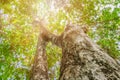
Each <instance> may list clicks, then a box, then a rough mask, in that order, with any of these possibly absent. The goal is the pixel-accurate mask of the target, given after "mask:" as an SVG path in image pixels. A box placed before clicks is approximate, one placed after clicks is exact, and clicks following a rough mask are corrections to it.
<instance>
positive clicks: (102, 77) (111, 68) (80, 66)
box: [59, 25, 120, 80]
mask: <svg viewBox="0 0 120 80" xmlns="http://www.w3.org/2000/svg"><path fill="white" fill-rule="evenodd" d="M68 27H69V28H68V29H67V30H66V31H65V32H64V34H63V38H62V43H61V45H62V61H61V68H60V78H59V80H120V66H119V65H118V64H117V63H116V61H115V60H114V59H113V58H112V57H110V56H109V55H108V54H107V53H105V52H104V51H103V50H102V49H101V48H100V47H99V46H98V45H96V44H95V43H94V42H92V40H91V39H90V38H89V37H88V36H87V35H86V34H85V32H84V31H83V29H80V28H78V27H77V26H74V25H68Z"/></svg>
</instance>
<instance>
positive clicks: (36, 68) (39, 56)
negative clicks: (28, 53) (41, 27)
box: [30, 33, 48, 80]
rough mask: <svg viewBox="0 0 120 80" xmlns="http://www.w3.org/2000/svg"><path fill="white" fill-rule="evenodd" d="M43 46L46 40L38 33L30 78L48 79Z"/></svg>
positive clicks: (33, 79) (36, 79) (34, 79)
mask: <svg viewBox="0 0 120 80" xmlns="http://www.w3.org/2000/svg"><path fill="white" fill-rule="evenodd" d="M45 47H46V41H45V40H43V38H42V35H41V33H40V35H39V39H38V44H37V51H36V55H35V57H34V63H33V67H32V70H31V76H30V80H48V66H47V57H46V51H45Z"/></svg>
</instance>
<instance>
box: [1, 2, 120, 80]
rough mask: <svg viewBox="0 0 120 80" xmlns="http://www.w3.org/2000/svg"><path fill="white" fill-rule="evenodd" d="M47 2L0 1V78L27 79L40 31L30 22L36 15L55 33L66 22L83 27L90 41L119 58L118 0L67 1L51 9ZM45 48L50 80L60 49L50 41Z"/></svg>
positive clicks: (6, 79) (52, 77)
mask: <svg viewBox="0 0 120 80" xmlns="http://www.w3.org/2000/svg"><path fill="white" fill-rule="evenodd" d="M47 1H48V0H0V80H29V72H30V69H31V64H32V62H33V57H34V54H35V51H36V45H37V38H38V33H39V31H40V30H39V28H38V27H33V25H32V21H33V20H34V19H35V17H36V16H37V17H39V18H42V17H43V16H44V17H45V18H46V19H47V20H48V26H47V28H48V29H49V30H50V31H51V32H53V33H55V34H61V33H62V32H63V30H64V26H65V25H66V22H67V21H72V22H73V23H76V24H80V25H81V26H87V27H88V28H89V32H88V35H89V36H90V37H91V38H92V39H93V41H95V42H96V43H97V44H99V45H100V46H101V47H102V48H103V49H104V50H105V51H106V52H107V53H108V54H110V55H111V56H112V57H114V58H119V57H120V18H119V17H120V1H119V0H115V1H113V0H108V1H107V0H70V2H67V3H65V4H62V5H64V6H59V7H55V5H58V3H55V5H54V6H52V8H51V7H50V5H51V4H50V3H49V2H47ZM53 1H54V0H53ZM63 1H64V0H63ZM51 3H52V2H51ZM48 4H49V5H48ZM81 26H80V27H81ZM46 51H47V57H48V58H47V59H48V66H49V76H50V78H51V80H53V79H56V78H58V77H59V66H60V58H61V52H62V51H61V49H60V48H58V47H56V46H54V45H52V44H51V43H49V44H48V45H47V48H46Z"/></svg>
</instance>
